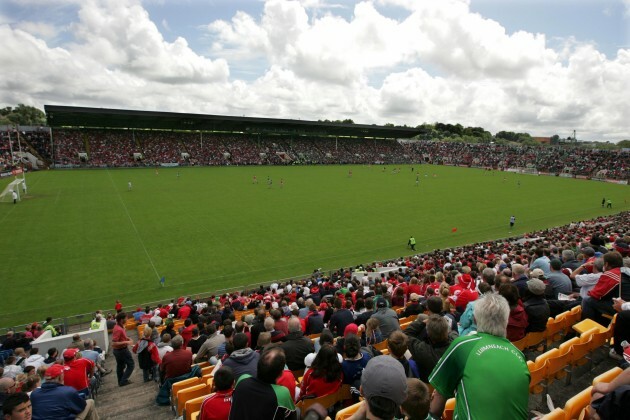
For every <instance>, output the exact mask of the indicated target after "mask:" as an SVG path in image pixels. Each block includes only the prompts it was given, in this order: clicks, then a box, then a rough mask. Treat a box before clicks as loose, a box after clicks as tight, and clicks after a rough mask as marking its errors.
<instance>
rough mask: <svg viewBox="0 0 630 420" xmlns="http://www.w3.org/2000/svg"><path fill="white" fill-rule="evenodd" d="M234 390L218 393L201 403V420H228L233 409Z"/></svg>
mask: <svg viewBox="0 0 630 420" xmlns="http://www.w3.org/2000/svg"><path fill="white" fill-rule="evenodd" d="M232 392H234V390H233V389H230V390H227V391H217V392H214V393H212V394H210V395H208V396H207V397H206V398H205V399H204V400H203V402H202V403H201V409H200V410H199V417H198V419H199V420H227V419H228V417H229V416H230V408H232Z"/></svg>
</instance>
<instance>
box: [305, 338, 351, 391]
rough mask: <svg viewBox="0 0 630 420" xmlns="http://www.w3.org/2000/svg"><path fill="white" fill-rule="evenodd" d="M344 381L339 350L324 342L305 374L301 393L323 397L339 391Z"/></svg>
mask: <svg viewBox="0 0 630 420" xmlns="http://www.w3.org/2000/svg"><path fill="white" fill-rule="evenodd" d="M342 382H343V373H342V371H341V363H339V359H338V358H337V351H336V350H335V348H334V347H333V346H331V345H330V344H324V345H323V346H322V348H321V349H320V350H319V352H318V353H317V356H316V357H315V360H313V364H312V365H311V369H309V370H308V371H306V373H305V374H304V378H303V379H302V387H301V392H300V393H301V394H302V395H303V396H305V397H306V396H308V397H311V396H313V397H315V398H317V397H323V396H324V395H328V394H333V393H335V392H337V390H338V389H339V387H340V386H341V384H342Z"/></svg>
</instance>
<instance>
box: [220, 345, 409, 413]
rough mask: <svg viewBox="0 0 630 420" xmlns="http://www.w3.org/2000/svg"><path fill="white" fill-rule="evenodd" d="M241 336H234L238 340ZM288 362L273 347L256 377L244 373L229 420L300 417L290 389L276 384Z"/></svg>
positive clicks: (281, 353)
mask: <svg viewBox="0 0 630 420" xmlns="http://www.w3.org/2000/svg"><path fill="white" fill-rule="evenodd" d="M238 336H239V334H236V337H234V340H235V341H236V340H237V338H238ZM256 354H257V353H256ZM285 363H286V359H285V356H284V350H282V349H281V348H279V347H272V348H270V349H269V350H267V351H265V352H264V353H263V354H262V356H261V357H260V359H259V360H258V363H257V369H256V372H257V374H256V376H255V377H254V376H252V375H249V374H247V375H243V376H242V377H241V378H239V379H238V381H237V383H236V386H235V387H234V394H233V397H232V409H231V410H230V417H229V418H230V420H240V419H286V420H296V419H297V416H296V412H295V406H294V404H293V400H292V399H291V394H290V393H289V390H288V389H287V388H285V387H283V386H282V385H276V378H278V376H280V375H281V374H282V371H283V369H284V365H285ZM396 363H398V362H396Z"/></svg>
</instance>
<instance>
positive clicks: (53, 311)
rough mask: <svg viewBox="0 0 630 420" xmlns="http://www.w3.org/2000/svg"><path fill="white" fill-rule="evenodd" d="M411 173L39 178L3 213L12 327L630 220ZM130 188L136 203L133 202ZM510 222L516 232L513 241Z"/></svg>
mask: <svg viewBox="0 0 630 420" xmlns="http://www.w3.org/2000/svg"><path fill="white" fill-rule="evenodd" d="M349 168H352V170H353V177H352V178H348V177H347V173H348V169H349ZM401 168H402V172H401V173H399V174H392V173H391V167H388V170H387V171H386V172H382V171H381V167H377V166H372V167H369V166H360V165H355V166H351V167H348V166H344V167H340V166H312V167H309V166H299V167H292V166H289V167H259V166H251V167H200V168H179V169H172V170H169V169H166V168H163V169H160V173H159V176H156V175H155V173H154V170H153V169H109V170H72V171H59V170H56V171H40V172H36V173H33V174H31V180H32V181H31V185H29V186H30V187H31V188H29V196H28V197H27V198H26V199H25V200H23V201H22V202H20V204H19V205H20V208H19V211H15V210H14V209H13V204H6V205H5V204H2V205H0V220H2V221H3V222H2V223H0V237H2V238H6V239H5V241H4V243H3V247H2V248H0V258H2V261H3V267H5V270H4V271H3V280H4V279H6V280H4V281H3V282H2V291H3V297H4V298H5V301H7V302H11V303H12V304H11V305H2V307H0V324H2V325H16V324H19V323H23V322H28V321H31V320H41V319H43V318H45V317H46V316H67V315H72V314H76V313H82V312H83V313H85V312H89V311H92V310H94V309H97V308H101V309H103V308H105V309H106V308H109V307H111V305H112V304H113V302H114V299H115V298H122V299H123V303H124V304H125V305H134V304H139V303H143V302H153V301H164V299H171V298H174V297H178V296H181V295H185V294H191V295H195V294H196V293H201V292H209V291H215V292H219V291H220V290H223V289H233V288H236V287H239V286H237V285H252V284H260V283H264V282H270V281H271V280H280V279H286V278H291V277H299V276H300V274H301V273H310V272H311V271H312V270H313V269H314V268H319V267H321V268H323V269H324V270H329V269H336V268H339V267H342V266H343V267H347V266H354V265H357V264H364V263H368V262H371V261H376V260H385V259H390V258H398V257H400V256H404V255H407V254H409V250H408V249H407V247H406V243H407V239H408V238H409V235H410V234H413V235H414V236H415V237H416V239H417V240H418V243H417V245H416V249H417V250H418V252H425V251H429V250H432V249H435V248H442V249H443V248H447V247H449V248H452V247H455V246H459V245H463V244H467V243H473V242H482V241H486V240H493V239H497V238H505V237H508V236H516V235H519V234H522V233H524V232H531V231H533V230H541V229H545V228H547V227H551V226H558V225H561V224H565V223H569V222H571V221H577V220H584V219H588V218H592V217H596V216H600V215H606V214H612V213H613V212H618V211H621V210H624V209H628V208H629V206H628V204H627V202H626V200H627V199H628V198H629V197H628V194H627V191H628V190H627V186H619V185H613V184H606V183H596V182H589V181H579V180H568V179H561V178H557V177H529V176H519V175H515V174H503V173H497V174H495V175H492V174H491V173H487V172H484V171H479V170H476V169H468V168H457V167H440V166H425V165H423V166H422V167H421V169H420V173H421V182H420V187H416V186H415V177H416V176H415V173H412V172H411V171H410V169H409V167H408V166H401ZM416 168H417V165H416ZM177 171H180V173H181V177H180V178H177V177H176V172H177ZM425 173H427V174H428V176H426V177H425V176H424V174H425ZM433 174H435V177H434V176H433ZM253 175H257V177H258V179H259V180H260V181H259V182H260V184H259V185H253V184H252V182H251V179H252V176H253ZM266 176H270V177H272V178H273V180H274V184H273V188H271V189H268V188H267V185H266V184H265V181H264V180H265V179H266ZM280 178H284V180H285V186H284V188H283V189H280V188H279V187H278V184H279V182H278V181H279V179H280ZM503 178H505V179H506V181H503ZM519 179H520V181H521V186H520V188H518V187H517V180H519ZM128 181H132V183H133V192H130V193H128V194H125V193H124V192H123V191H126V189H127V182H128ZM5 182H8V180H7V181H5V180H0V184H4V183H5ZM35 182H37V184H36V188H35V187H34V185H35ZM112 185H114V190H112ZM1 186H2V185H0V187H1ZM602 197H606V198H609V197H610V198H611V199H612V200H613V206H614V207H615V208H614V210H613V211H611V210H610V209H603V208H601V207H599V206H600V203H601V199H602ZM121 204H122V205H121ZM511 214H514V215H515V216H516V218H517V221H516V226H515V229H514V230H513V231H512V232H511V233H510V232H509V228H508V224H509V216H510V215H511ZM129 223H131V224H132V229H129V226H128V224H129ZM453 227H457V228H458V230H457V232H455V233H453V232H451V230H452V228H453ZM137 242H140V243H141V245H142V246H138V243H137ZM157 267H160V269H159V270H157ZM156 273H157V274H160V275H161V276H165V277H166V279H167V281H166V285H165V287H163V288H162V287H161V286H160V283H159V281H156ZM33 302H36V303H37V304H36V305H33Z"/></svg>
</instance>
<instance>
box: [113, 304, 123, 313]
mask: <svg viewBox="0 0 630 420" xmlns="http://www.w3.org/2000/svg"><path fill="white" fill-rule="evenodd" d="M114 310H115V311H116V312H120V311H122V303H120V302H117V303H116V305H115V306H114Z"/></svg>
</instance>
